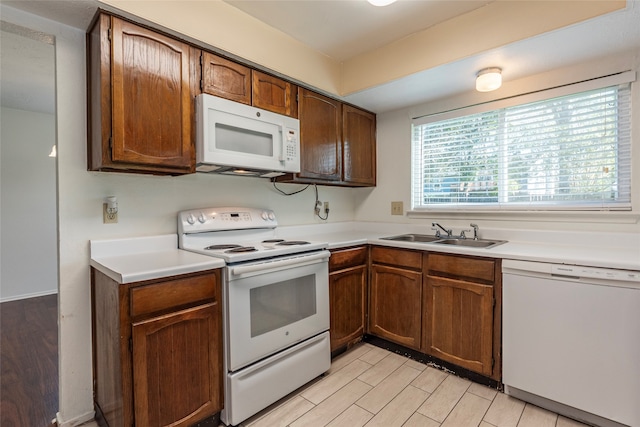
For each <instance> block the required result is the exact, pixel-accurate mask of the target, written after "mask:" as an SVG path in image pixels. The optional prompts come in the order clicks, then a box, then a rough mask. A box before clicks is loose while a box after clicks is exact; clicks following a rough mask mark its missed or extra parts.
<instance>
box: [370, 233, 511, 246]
mask: <svg viewBox="0 0 640 427" xmlns="http://www.w3.org/2000/svg"><path fill="white" fill-rule="evenodd" d="M380 239H381V240H393V241H396V242H416V243H433V244H435V245H453V246H466V247H468V248H484V249H489V248H493V247H495V246H498V245H501V244H503V243H507V241H506V240H489V239H478V240H473V239H459V238H455V237H436V236H434V235H430V234H413V233H409V234H399V235H397V236H389V237H381V238H380Z"/></svg>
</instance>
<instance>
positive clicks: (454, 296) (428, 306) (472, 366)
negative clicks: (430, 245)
mask: <svg viewBox="0 0 640 427" xmlns="http://www.w3.org/2000/svg"><path fill="white" fill-rule="evenodd" d="M426 284H427V286H426V292H425V304H424V306H425V316H424V322H425V324H424V330H425V334H424V335H425V336H424V349H423V350H424V351H425V352H426V353H428V354H431V355H433V356H435V357H438V358H440V359H442V360H445V361H448V362H451V363H454V364H456V365H458V366H462V367H463V368H466V369H469V370H472V371H475V372H479V373H481V374H483V375H491V374H492V371H493V368H492V364H493V363H492V362H493V361H492V353H493V286H491V285H482V284H477V283H471V282H465V281H461V280H453V279H447V278H442V277H434V276H428V277H427V280H426Z"/></svg>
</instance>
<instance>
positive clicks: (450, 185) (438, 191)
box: [412, 83, 631, 210]
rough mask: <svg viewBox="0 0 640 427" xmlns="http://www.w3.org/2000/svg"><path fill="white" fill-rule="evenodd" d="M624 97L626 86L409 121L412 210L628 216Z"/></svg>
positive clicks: (628, 165) (627, 110)
mask: <svg viewBox="0 0 640 427" xmlns="http://www.w3.org/2000/svg"><path fill="white" fill-rule="evenodd" d="M547 96H548V95H547ZM536 97H538V98H540V95H539V94H538V95H536ZM630 99H631V94H630V84H629V83H626V84H622V85H613V86H609V87H605V88H598V89H591V90H587V91H582V92H579V93H573V94H569V95H564V96H559V97H553V98H547V99H541V100H536V101H535V102H527V103H523V104H520V105H511V106H506V107H504V108H498V109H491V110H489V108H486V107H485V110H488V111H481V112H477V113H473V114H466V115H465V114H464V113H460V112H457V113H455V112H454V114H450V115H449V116H451V115H453V116H456V115H457V117H452V118H446V119H441V120H438V119H437V118H434V117H433V116H432V117H428V118H426V120H425V119H424V118H422V119H414V125H413V162H412V168H413V175H412V177H413V178H412V181H413V192H412V194H413V208H414V209H418V210H419V209H437V208H448V209H452V208H453V209H496V210H497V209H501V210H517V209H526V210H575V209H579V210H594V209H600V210H604V209H606V210H611V209H620V210H628V209H630V207H631V200H630V193H631V188H630V185H631V184H630V181H631V153H630V144H631V141H630V139H631V118H630V111H631V105H630V104H631V100H630ZM494 107H495V106H494ZM436 120H437V121H436ZM421 121H422V122H421ZM424 122H426V123H424Z"/></svg>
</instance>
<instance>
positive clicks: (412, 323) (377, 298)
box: [369, 265, 422, 349]
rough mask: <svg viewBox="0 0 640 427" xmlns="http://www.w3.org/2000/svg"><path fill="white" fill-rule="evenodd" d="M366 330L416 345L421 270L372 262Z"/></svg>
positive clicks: (418, 329) (397, 341) (414, 346)
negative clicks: (367, 328)
mask: <svg viewBox="0 0 640 427" xmlns="http://www.w3.org/2000/svg"><path fill="white" fill-rule="evenodd" d="M369 293H370V301H369V304H370V308H369V332H370V333H372V334H374V335H378V336H379V337H381V338H385V339H388V340H389V341H394V342H396V343H398V344H402V345H404V346H407V347H411V348H415V349H419V348H420V337H421V323H422V322H421V308H422V307H421V306H422V274H421V273H419V272H416V271H410V270H403V269H400V268H395V267H388V266H382V265H372V266H371V283H370V287H369Z"/></svg>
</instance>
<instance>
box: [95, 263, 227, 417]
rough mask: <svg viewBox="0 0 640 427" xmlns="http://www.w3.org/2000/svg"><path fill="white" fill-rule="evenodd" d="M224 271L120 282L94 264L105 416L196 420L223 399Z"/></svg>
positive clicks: (100, 409)
mask: <svg viewBox="0 0 640 427" xmlns="http://www.w3.org/2000/svg"><path fill="white" fill-rule="evenodd" d="M220 298H221V290H220V271H219V270H212V271H207V272H204V273H194V274H188V275H182V276H176V277H172V278H168V279H162V280H153V281H145V282H137V283H132V284H124V285H122V284H118V283H117V282H115V281H114V280H112V279H110V278H109V277H107V276H105V275H104V274H102V273H100V272H99V271H97V270H92V304H93V355H94V384H95V385H94V401H95V404H96V413H97V419H99V420H100V422H101V424H107V425H109V426H110V427H115V426H131V425H136V426H149V427H152V426H191V425H193V424H195V423H197V422H199V421H201V420H203V419H206V418H208V417H211V416H212V415H214V414H216V413H218V412H220V411H221V410H222V405H223V382H222V378H223V377H222V308H221V301H220Z"/></svg>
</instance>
